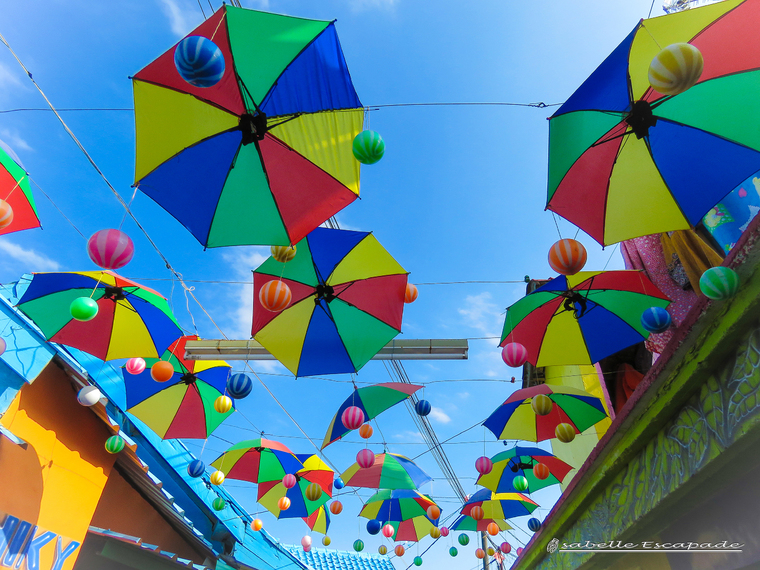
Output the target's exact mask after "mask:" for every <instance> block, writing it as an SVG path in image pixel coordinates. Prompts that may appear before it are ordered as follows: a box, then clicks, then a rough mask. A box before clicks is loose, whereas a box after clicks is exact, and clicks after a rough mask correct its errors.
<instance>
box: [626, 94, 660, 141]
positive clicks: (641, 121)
mask: <svg viewBox="0 0 760 570" xmlns="http://www.w3.org/2000/svg"><path fill="white" fill-rule="evenodd" d="M625 122H626V123H628V126H629V127H631V129H632V130H633V134H635V135H636V138H637V139H643V138H644V137H647V136H649V129H650V128H651V127H654V126H655V125H656V124H657V117H655V116H654V113H653V112H652V106H651V105H650V104H649V102H648V101H636V102H635V103H634V104H633V106H632V108H631V112H630V114H629V115H628V116H627V117H626V118H625Z"/></svg>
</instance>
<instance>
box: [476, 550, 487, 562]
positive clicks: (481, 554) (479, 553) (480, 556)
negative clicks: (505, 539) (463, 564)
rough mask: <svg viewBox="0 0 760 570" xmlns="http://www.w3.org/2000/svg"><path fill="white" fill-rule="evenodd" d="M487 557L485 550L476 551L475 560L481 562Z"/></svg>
mask: <svg viewBox="0 0 760 570" xmlns="http://www.w3.org/2000/svg"><path fill="white" fill-rule="evenodd" d="M485 557H486V551H485V550H483V549H482V548H478V549H477V550H476V551H475V558H477V559H479V560H483V558H485Z"/></svg>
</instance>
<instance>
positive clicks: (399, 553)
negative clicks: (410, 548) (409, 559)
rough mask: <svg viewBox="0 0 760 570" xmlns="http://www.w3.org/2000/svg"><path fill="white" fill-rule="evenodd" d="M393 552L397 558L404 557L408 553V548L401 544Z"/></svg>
mask: <svg viewBox="0 0 760 570" xmlns="http://www.w3.org/2000/svg"><path fill="white" fill-rule="evenodd" d="M393 552H395V553H396V556H403V555H404V553H405V552H406V548H404V547H403V546H401V545H400V544H399V545H398V546H397V547H396V548H394V549H393Z"/></svg>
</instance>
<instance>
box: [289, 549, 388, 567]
mask: <svg viewBox="0 0 760 570" xmlns="http://www.w3.org/2000/svg"><path fill="white" fill-rule="evenodd" d="M285 548H286V549H288V550H289V551H290V552H291V554H293V555H294V556H295V557H296V558H298V560H300V561H301V562H303V563H304V564H306V566H308V567H309V568H310V569H312V570H396V569H395V567H394V566H393V564H391V561H390V559H389V558H388V556H382V555H380V554H369V553H366V554H363V553H360V552H347V551H345V550H329V549H327V548H313V547H312V549H311V550H310V551H309V552H304V550H303V548H301V547H300V546H285Z"/></svg>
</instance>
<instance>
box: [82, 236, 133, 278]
mask: <svg viewBox="0 0 760 570" xmlns="http://www.w3.org/2000/svg"><path fill="white" fill-rule="evenodd" d="M134 254H135V245H134V244H133V243H132V239H131V238H130V237H129V236H128V235H127V234H125V233H124V232H123V231H121V230H100V231H99V232H95V233H94V234H92V235H91V236H90V239H88V240H87V255H89V256H90V259H91V260H92V262H93V263H94V264H95V265H97V266H98V267H102V268H103V269H119V268H120V267H124V266H125V265H126V264H127V263H129V262H130V261H132V256H133V255H134Z"/></svg>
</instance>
